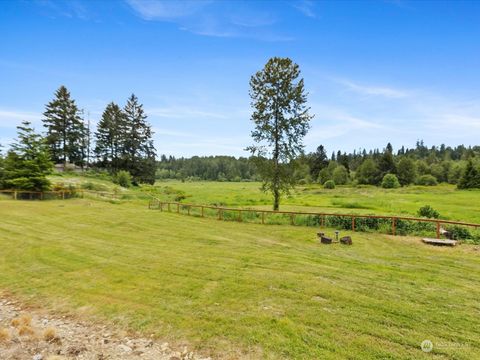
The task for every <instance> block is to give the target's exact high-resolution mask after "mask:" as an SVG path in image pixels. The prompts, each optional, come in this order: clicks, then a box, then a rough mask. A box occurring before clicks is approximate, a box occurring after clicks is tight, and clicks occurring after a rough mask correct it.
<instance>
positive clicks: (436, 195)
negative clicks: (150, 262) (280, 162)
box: [156, 181, 480, 224]
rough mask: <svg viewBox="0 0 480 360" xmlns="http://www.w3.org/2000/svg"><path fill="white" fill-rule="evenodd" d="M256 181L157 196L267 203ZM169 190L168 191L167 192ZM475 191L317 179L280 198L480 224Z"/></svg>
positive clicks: (303, 205) (193, 185) (162, 191)
mask: <svg viewBox="0 0 480 360" xmlns="http://www.w3.org/2000/svg"><path fill="white" fill-rule="evenodd" d="M260 186H261V184H260V183H248V182H223V183H222V182H208V181H206V182H184V183H182V182H180V181H167V182H157V183H156V187H157V189H159V196H160V198H164V199H170V200H172V199H173V198H174V197H175V196H176V195H175V193H170V194H168V192H171V189H174V190H181V191H183V192H184V193H185V195H186V196H187V198H186V199H184V200H183V202H192V203H200V204H219V205H226V206H244V207H260V208H263V209H269V210H271V208H272V205H271V204H272V196H271V195H269V194H264V193H263V192H261V191H260ZM169 189H170V191H169ZM479 204H480V190H458V189H457V188H456V186H454V185H448V184H442V185H438V186H408V187H404V188H399V189H382V188H379V187H376V186H363V187H348V186H340V187H337V188H336V189H333V190H328V189H324V188H323V187H322V186H321V185H319V184H311V185H305V186H297V187H296V188H295V190H293V191H292V193H291V195H290V196H286V197H284V198H283V199H282V201H281V205H280V208H281V210H292V211H302V210H303V211H327V212H332V213H349V214H350V213H356V214H377V215H381V214H386V215H403V216H416V215H417V211H418V209H419V208H420V207H422V206H424V205H430V206H432V207H433V208H434V209H436V210H437V211H439V212H440V215H441V216H442V218H444V219H450V220H458V221H467V222H474V223H477V224H480V206H479Z"/></svg>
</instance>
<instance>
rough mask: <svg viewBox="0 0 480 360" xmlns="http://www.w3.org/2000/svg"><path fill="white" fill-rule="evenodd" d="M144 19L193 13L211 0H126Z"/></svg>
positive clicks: (184, 15)
mask: <svg viewBox="0 0 480 360" xmlns="http://www.w3.org/2000/svg"><path fill="white" fill-rule="evenodd" d="M126 1H127V3H128V4H129V5H130V6H131V7H132V8H133V9H134V10H135V11H136V12H137V13H138V14H139V15H140V16H141V17H142V18H143V19H145V20H175V19H181V18H185V17H188V16H192V15H195V14H196V13H197V12H198V11H199V10H201V9H203V8H204V7H205V6H207V5H209V4H211V3H212V1H202V0H196V1H195V0H185V1H156V0H126Z"/></svg>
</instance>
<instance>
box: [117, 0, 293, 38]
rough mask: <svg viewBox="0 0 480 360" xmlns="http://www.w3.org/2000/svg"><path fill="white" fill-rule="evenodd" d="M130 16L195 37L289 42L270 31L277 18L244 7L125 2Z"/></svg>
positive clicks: (202, 1)
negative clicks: (170, 27) (157, 22)
mask: <svg viewBox="0 0 480 360" xmlns="http://www.w3.org/2000/svg"><path fill="white" fill-rule="evenodd" d="M125 1H126V3H127V4H128V5H129V6H130V7H131V8H132V9H133V11H134V13H135V14H136V15H138V16H139V17H141V18H142V19H144V20H147V21H163V22H171V23H174V24H177V25H178V28H179V29H180V30H183V31H188V32H191V33H193V34H196V35H203V36H211V37H224V38H225V37H229V38H254V39H258V40H264V41H290V40H292V37H291V36H288V35H284V34H279V33H277V32H276V31H274V29H273V28H272V27H273V25H275V24H276V23H277V18H276V17H275V16H274V15H273V13H272V11H268V12H267V11H261V10H259V9H254V8H253V7H252V6H249V4H248V3H235V2H226V1H208V0H198V1H189V0H187V1H164V0H125Z"/></svg>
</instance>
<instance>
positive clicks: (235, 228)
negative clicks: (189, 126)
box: [0, 199, 480, 359]
mask: <svg viewBox="0 0 480 360" xmlns="http://www.w3.org/2000/svg"><path fill="white" fill-rule="evenodd" d="M0 216H1V219H2V221H1V223H0V289H1V291H3V292H5V293H10V294H13V296H15V297H17V298H19V299H21V300H23V301H26V302H28V303H30V304H35V305H37V306H42V307H44V308H47V309H49V310H52V311H57V312H62V313H70V314H73V315H79V316H82V317H84V318H87V317H89V316H91V317H92V318H95V319H97V320H98V319H100V320H106V321H112V322H114V323H116V324H118V325H119V326H122V327H125V328H128V329H131V330H135V331H140V332H142V333H144V334H146V335H150V334H155V335H156V336H158V337H160V338H163V339H166V340H168V341H170V342H173V343H183V342H185V343H188V344H190V345H191V346H194V347H196V348H197V349H199V350H200V351H202V352H203V353H206V354H209V353H210V354H213V355H216V356H219V357H223V358H238V357H250V358H272V359H273V358H275V359H277V358H297V359H342V358H350V359H353V358H354V359H375V358H377V359H387V358H388V359H397V358H398V359H422V358H424V359H432V358H434V359H437V358H438V359H447V358H456V359H474V358H480V337H479V329H480V301H479V299H480V276H479V274H480V251H477V247H475V246H472V245H461V246H459V247H457V248H437V247H429V246H426V245H423V244H421V243H420V242H419V241H418V239H413V238H401V237H390V236H386V235H378V234H361V233H354V234H353V241H354V245H353V246H350V247H348V246H342V245H339V244H334V245H328V246H327V245H320V244H318V243H317V241H316V239H315V237H316V236H315V232H316V230H315V229H312V228H305V227H293V226H273V225H263V226H262V225H254V224H242V223H234V222H221V221H217V220H212V219H200V218H195V217H188V216H182V215H178V214H169V213H161V212H159V211H154V210H148V209H147V207H146V204H145V205H139V204H132V203H128V202H124V203H121V204H111V203H109V202H102V201H93V200H87V199H76V200H66V201H44V202H39V201H36V202H27V201H16V202H14V201H10V200H8V201H7V200H3V201H0ZM345 234H347V233H345ZM425 339H429V340H431V341H432V342H433V344H434V349H433V352H432V353H429V354H427V353H424V352H422V351H421V349H420V343H421V342H422V341H423V340H425Z"/></svg>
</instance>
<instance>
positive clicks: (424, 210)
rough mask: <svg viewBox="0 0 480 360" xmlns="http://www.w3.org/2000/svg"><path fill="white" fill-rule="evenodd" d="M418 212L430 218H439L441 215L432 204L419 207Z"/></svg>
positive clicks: (419, 214)
mask: <svg viewBox="0 0 480 360" xmlns="http://www.w3.org/2000/svg"><path fill="white" fill-rule="evenodd" d="M417 214H418V216H420V217H426V218H429V219H438V218H439V217H440V213H439V212H438V211H437V210H435V209H434V208H432V207H431V206H430V205H425V206H422V207H421V208H420V209H418V212H417Z"/></svg>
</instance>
